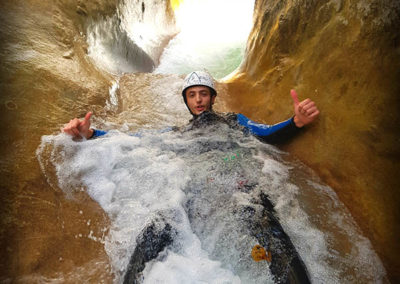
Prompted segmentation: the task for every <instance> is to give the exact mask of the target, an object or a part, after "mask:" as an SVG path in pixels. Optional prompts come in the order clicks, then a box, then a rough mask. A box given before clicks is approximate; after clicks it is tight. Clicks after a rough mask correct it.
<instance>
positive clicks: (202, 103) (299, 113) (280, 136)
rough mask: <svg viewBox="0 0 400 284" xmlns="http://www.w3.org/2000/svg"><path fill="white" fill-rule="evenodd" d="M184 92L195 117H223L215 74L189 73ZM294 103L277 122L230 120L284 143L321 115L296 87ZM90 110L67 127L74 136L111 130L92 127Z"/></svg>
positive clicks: (239, 117) (268, 139)
mask: <svg viewBox="0 0 400 284" xmlns="http://www.w3.org/2000/svg"><path fill="white" fill-rule="evenodd" d="M182 96H183V100H184V101H185V104H186V106H187V107H188V109H189V111H190V113H191V114H192V115H193V118H194V120H196V119H197V118H199V117H202V116H206V115H207V114H210V115H212V116H214V117H222V116H220V115H217V114H215V113H214V112H213V111H212V106H213V104H214V102H215V99H216V97H217V91H216V90H215V87H214V80H213V78H212V77H211V76H210V75H209V74H208V73H206V72H203V71H195V72H191V73H190V74H188V75H187V76H186V78H185V80H184V84H183V88H182ZM291 96H292V99H293V104H294V116H293V117H292V118H290V119H288V120H286V121H283V122H281V123H278V124H275V125H272V126H270V125H265V124H259V123H256V122H254V121H251V120H250V119H248V118H247V117H245V116H244V115H243V114H233V115H231V116H230V117H229V120H231V121H232V120H234V121H235V122H236V124H238V125H240V126H242V127H244V128H245V129H246V130H247V131H249V132H250V133H252V134H253V135H255V136H257V137H258V138H260V139H262V140H264V141H265V142H267V143H281V142H284V141H286V140H287V139H288V138H290V137H291V136H293V135H294V134H295V133H296V132H297V131H298V130H299V129H300V128H302V127H303V126H305V125H307V124H310V123H311V122H313V121H314V120H315V119H316V118H317V117H318V115H319V110H318V108H317V107H316V105H315V103H314V102H313V101H311V100H310V99H305V100H304V101H301V102H299V99H298V97H297V93H296V91H295V90H291ZM91 115H92V113H91V112H88V113H87V114H86V116H85V118H84V119H83V120H79V119H78V118H75V119H73V120H71V121H70V122H69V123H68V124H67V125H66V126H65V127H64V129H63V131H64V132H65V133H67V134H69V135H71V136H73V137H85V138H86V139H90V138H94V137H98V136H102V135H104V134H106V133H107V132H105V131H102V130H96V129H91V128H90V117H91Z"/></svg>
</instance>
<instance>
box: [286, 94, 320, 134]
mask: <svg viewBox="0 0 400 284" xmlns="http://www.w3.org/2000/svg"><path fill="white" fill-rule="evenodd" d="M290 95H291V96H292V99H293V105H294V123H295V124H296V126H297V127H303V126H304V125H307V124H309V123H311V122H313V121H314V120H315V119H316V118H317V117H318V115H319V110H318V108H317V106H316V105H315V103H314V102H313V101H312V100H310V99H305V100H304V101H301V102H299V98H298V96H297V93H296V91H295V90H291V91H290Z"/></svg>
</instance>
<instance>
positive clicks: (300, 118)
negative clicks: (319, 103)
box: [237, 90, 319, 144]
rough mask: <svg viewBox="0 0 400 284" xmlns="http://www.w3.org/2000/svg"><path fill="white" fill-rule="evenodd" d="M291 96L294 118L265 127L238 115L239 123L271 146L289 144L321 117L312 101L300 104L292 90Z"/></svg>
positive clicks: (306, 100)
mask: <svg viewBox="0 0 400 284" xmlns="http://www.w3.org/2000/svg"><path fill="white" fill-rule="evenodd" d="M290 94H291V96H292V99H293V105H294V113H295V115H294V116H293V117H292V118H290V119H288V120H285V121H283V122H280V123H277V124H274V125H265V124H261V123H257V122H254V121H252V120H250V119H249V118H247V117H246V116H244V115H243V114H238V115H237V121H238V123H239V124H240V125H242V126H244V127H245V128H247V129H248V130H249V131H250V133H252V134H253V135H255V136H257V137H258V138H260V139H261V140H263V141H264V142H267V143H270V144H281V143H284V142H287V141H288V140H289V139H290V138H292V137H293V136H295V135H296V134H297V133H299V132H300V130H301V128H302V127H303V126H305V125H307V124H310V123H311V122H313V121H314V120H315V119H316V118H317V116H318V115H319V110H318V108H317V107H316V105H315V103H314V102H313V101H312V100H310V99H305V100H304V101H302V102H299V100H298V96H297V93H296V91H295V90H291V92H290Z"/></svg>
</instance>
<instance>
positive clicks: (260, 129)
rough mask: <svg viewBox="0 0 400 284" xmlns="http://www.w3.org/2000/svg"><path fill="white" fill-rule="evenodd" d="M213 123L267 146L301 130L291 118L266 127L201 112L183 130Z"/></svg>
mask: <svg viewBox="0 0 400 284" xmlns="http://www.w3.org/2000/svg"><path fill="white" fill-rule="evenodd" d="M215 121H220V122H225V123H227V124H229V125H230V126H231V127H233V128H236V126H239V127H241V128H242V129H243V131H244V132H246V133H251V134H252V135H254V136H256V137H257V138H259V139H260V140H262V141H264V142H266V143H269V144H281V143H284V142H286V141H288V140H289V139H290V138H291V137H293V136H294V135H295V134H297V133H298V132H299V130H300V129H301V128H298V127H297V126H296V125H295V123H294V121H293V117H292V118H290V119H288V120H285V121H282V122H280V123H277V124H274V125H266V124H261V123H257V122H254V121H252V120H250V119H249V118H247V117H246V116H244V115H243V114H241V113H238V114H234V113H228V114H217V113H215V112H203V113H202V114H200V115H199V116H197V117H194V118H193V119H192V120H191V121H190V122H189V125H188V126H187V127H185V129H186V130H190V129H191V128H192V127H193V126H194V125H199V124H209V123H211V122H215ZM174 129H176V128H172V127H169V128H166V129H164V130H162V131H161V132H167V131H172V130H174ZM105 134H107V131H104V130H98V129H94V132H93V136H92V137H91V138H95V137H100V136H103V135H105ZM135 136H137V135H135Z"/></svg>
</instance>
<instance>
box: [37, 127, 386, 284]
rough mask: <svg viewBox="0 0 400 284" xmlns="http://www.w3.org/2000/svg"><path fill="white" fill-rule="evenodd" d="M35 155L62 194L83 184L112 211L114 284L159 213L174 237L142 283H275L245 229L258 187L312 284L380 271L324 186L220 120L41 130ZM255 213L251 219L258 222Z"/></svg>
mask: <svg viewBox="0 0 400 284" xmlns="http://www.w3.org/2000/svg"><path fill="white" fill-rule="evenodd" d="M153 127H154V128H156V125H153ZM38 155H39V157H40V160H41V162H42V164H43V169H44V170H45V171H46V169H49V168H52V167H54V168H55V173H56V179H57V182H58V186H59V187H60V188H62V189H63V191H64V192H65V193H66V194H67V195H73V194H74V191H76V190H77V189H80V188H84V189H85V190H86V192H87V193H88V194H89V195H90V196H91V197H92V198H93V199H94V200H96V201H97V202H98V203H99V204H100V205H101V207H102V208H103V209H104V211H105V212H106V213H107V214H108V216H109V217H110V220H111V227H110V231H109V234H108V235H107V236H106V238H105V239H104V245H105V248H106V251H107V254H108V255H109V257H110V260H111V264H112V267H113V269H114V272H115V273H116V275H117V276H116V277H117V278H116V281H117V282H118V281H119V280H118V279H121V277H122V276H123V275H124V273H125V272H126V268H127V266H128V263H129V260H130V256H131V255H132V253H133V251H134V249H135V245H136V239H137V238H138V236H139V235H140V233H141V232H142V231H143V230H144V229H145V228H146V227H147V226H149V224H151V223H152V222H154V221H155V220H157V219H159V218H160V217H162V218H163V220H167V222H168V223H169V224H172V225H173V227H174V228H175V229H176V230H177V232H178V235H177V237H176V240H175V241H174V243H173V245H171V246H170V247H168V248H167V249H166V250H165V251H164V252H163V253H162V254H160V255H159V257H158V258H156V259H155V260H153V261H151V262H149V263H147V264H146V267H145V270H144V273H143V275H144V282H145V283H154V282H157V281H163V282H166V283H188V282H189V283H197V282H201V281H205V282H206V283H221V282H227V283H240V282H243V283H260V282H263V283H264V282H271V283H273V279H272V278H271V275H270V274H269V270H268V264H267V262H263V263H255V262H254V261H253V260H252V258H251V254H250V253H251V248H252V247H253V246H254V245H256V244H257V243H258V241H257V239H256V238H255V237H254V235H252V234H251V232H250V231H248V229H246V228H247V227H248V224H247V223H248V222H249V220H248V219H246V218H245V215H246V214H247V213H246V212H247V211H246V210H248V208H252V209H253V210H255V212H258V210H260V205H259V202H258V200H259V199H260V194H261V193H264V194H266V195H268V196H269V198H270V199H271V201H272V202H273V204H275V209H276V211H277V215H278V217H279V220H280V221H281V223H282V226H283V227H284V229H285V231H286V232H287V233H288V234H289V236H290V237H291V239H292V241H293V243H294V244H295V246H296V248H297V250H298V252H299V253H300V255H301V257H302V258H303V260H304V262H305V264H306V266H307V269H308V270H309V273H310V276H311V279H312V280H313V282H316V283H321V282H325V283H339V282H343V281H350V282H353V281H357V280H360V279H364V281H373V282H376V281H379V280H380V279H381V278H382V277H383V275H384V270H383V267H382V266H381V264H380V261H379V259H378V258H377V256H376V255H375V253H374V252H373V250H372V248H371V245H370V243H369V241H368V240H367V239H365V238H364V237H362V235H361V234H360V232H359V230H358V229H357V226H356V225H355V223H354V221H353V220H352V218H351V216H350V215H349V213H348V212H347V210H346V209H345V208H344V206H343V205H342V204H341V203H340V202H339V201H338V199H337V196H336V195H335V194H334V192H333V191H332V190H331V189H330V188H329V187H327V186H324V185H323V184H321V183H320V182H319V181H318V179H317V178H316V177H315V176H313V175H312V173H310V171H309V170H307V169H306V168H304V167H303V166H301V164H299V163H293V162H288V161H285V159H286V158H285V154H284V153H281V152H280V151H279V150H278V149H277V148H275V147H273V146H269V145H266V144H263V143H261V142H259V141H258V140H256V139H255V138H253V137H251V136H245V135H244V134H243V133H242V132H241V131H238V130H234V129H231V128H229V127H228V126H227V125H226V124H217V125H211V126H207V127H204V128H198V129H194V130H191V131H183V132H181V131H167V132H163V131H161V132H159V131H155V130H154V131H151V130H148V131H142V132H141V133H140V134H138V133H136V134H135V135H133V136H130V135H127V134H124V133H121V132H119V131H112V132H110V134H108V135H107V136H106V137H103V138H100V139H95V140H90V141H82V142H79V143H77V142H75V141H72V140H71V139H70V138H69V137H67V136H66V135H64V134H60V135H57V136H45V137H43V139H42V144H41V147H40V148H39V150H38ZM44 163H50V164H47V165H46V166H45V165H44ZM304 171H306V172H307V174H305V173H304ZM48 176H51V175H48ZM245 209H246V210H245ZM258 214H259V213H254V216H253V217H252V218H250V220H251V221H253V222H254V223H256V222H258V221H259V220H257V218H260V217H257V216H258ZM88 237H95V238H96V236H92V235H90V236H88ZM273 257H274V255H273ZM275 257H277V256H275ZM361 267H362V269H360V268H361ZM268 279H269V280H268Z"/></svg>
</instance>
